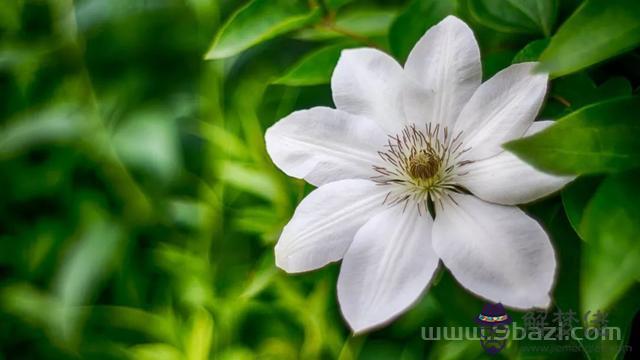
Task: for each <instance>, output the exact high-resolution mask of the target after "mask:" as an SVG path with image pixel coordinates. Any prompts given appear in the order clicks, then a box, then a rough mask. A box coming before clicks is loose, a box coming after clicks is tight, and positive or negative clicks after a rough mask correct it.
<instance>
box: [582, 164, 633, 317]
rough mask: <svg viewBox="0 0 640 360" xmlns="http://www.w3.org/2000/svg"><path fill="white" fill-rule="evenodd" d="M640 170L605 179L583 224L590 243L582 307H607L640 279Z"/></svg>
mask: <svg viewBox="0 0 640 360" xmlns="http://www.w3.org/2000/svg"><path fill="white" fill-rule="evenodd" d="M639 177H640V172H638V171H632V172H626V173H621V174H616V175H611V176H609V177H608V178H606V179H605V180H604V181H603V183H602V185H601V186H600V187H599V188H598V191H597V192H596V193H595V195H594V196H593V199H592V200H591V201H590V202H589V205H588V207H587V209H586V211H585V213H584V217H583V219H582V222H581V224H580V230H581V231H580V232H581V233H582V234H584V237H585V239H586V241H587V245H586V246H585V247H584V251H583V252H584V260H583V264H582V292H581V293H582V307H583V309H585V310H595V309H600V310H605V309H607V308H608V307H609V306H611V305H612V304H613V303H614V302H615V301H616V300H617V299H618V298H619V297H620V296H622V294H623V293H624V292H625V291H626V290H627V289H629V287H630V286H631V285H632V284H633V283H635V282H636V281H638V279H639V278H640V267H638V264H639V263H640V241H639V239H638V234H640V222H638V219H640V205H639V204H640V188H639V187H638V178H639Z"/></svg>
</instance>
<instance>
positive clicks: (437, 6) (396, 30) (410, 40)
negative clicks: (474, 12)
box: [389, 0, 457, 60]
mask: <svg viewBox="0 0 640 360" xmlns="http://www.w3.org/2000/svg"><path fill="white" fill-rule="evenodd" d="M456 4H457V2H456V1H455V0H412V1H411V3H409V6H407V8H406V9H405V10H403V11H402V12H401V13H400V14H399V15H398V16H397V17H396V18H395V19H394V20H393V23H392V24H391V28H390V29H389V46H390V47H391V52H392V53H393V55H395V57H396V58H397V59H400V60H405V59H406V58H407V56H409V52H410V51H411V49H413V46H414V45H415V44H416V43H417V42H418V40H420V38H421V37H422V36H423V35H424V34H425V33H426V32H427V30H428V29H429V28H430V27H432V26H433V25H435V24H437V23H438V22H439V21H440V20H442V19H444V18H445V17H446V16H447V15H451V14H454V13H455V10H456Z"/></svg>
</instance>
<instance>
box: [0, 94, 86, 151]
mask: <svg viewBox="0 0 640 360" xmlns="http://www.w3.org/2000/svg"><path fill="white" fill-rule="evenodd" d="M91 130H92V127H91V126H90V125H89V122H88V121H85V119H82V118H81V113H80V110H79V109H74V108H70V107H66V106H60V107H55V108H51V109H46V110H42V111H40V112H35V113H30V114H29V115H25V116H23V117H19V118H17V119H15V120H14V121H12V122H11V123H10V124H9V125H7V126H5V127H3V128H0V157H6V156H11V155H12V154H14V153H17V152H20V151H24V150H26V149H28V148H29V147H32V146H34V145H39V144H43V143H51V142H66V141H72V140H78V139H80V138H82V136H83V135H86V134H90V133H91Z"/></svg>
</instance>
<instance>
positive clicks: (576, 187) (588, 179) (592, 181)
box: [562, 176, 602, 240]
mask: <svg viewBox="0 0 640 360" xmlns="http://www.w3.org/2000/svg"><path fill="white" fill-rule="evenodd" d="M601 182H602V177H601V176H581V177H579V178H578V179H576V180H574V181H573V182H572V183H571V184H569V185H567V186H566V187H565V188H564V189H563V190H562V204H563V205H564V211H565V213H566V214H567V218H569V222H570V223H571V226H572V227H573V229H574V230H575V232H576V233H577V234H578V235H580V238H582V239H583V240H585V236H584V234H582V232H581V230H580V223H581V222H582V215H583V214H584V211H585V209H586V207H587V204H589V201H590V200H591V197H592V196H593V194H594V193H595V192H596V189H597V188H598V186H600V183H601Z"/></svg>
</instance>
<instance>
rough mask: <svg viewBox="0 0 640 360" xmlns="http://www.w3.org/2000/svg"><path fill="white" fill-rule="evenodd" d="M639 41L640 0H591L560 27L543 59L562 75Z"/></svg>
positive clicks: (544, 64) (547, 67)
mask: <svg viewBox="0 0 640 360" xmlns="http://www.w3.org/2000/svg"><path fill="white" fill-rule="evenodd" d="M638 44H640V1H637V0H590V1H587V2H585V3H584V4H583V5H582V6H580V7H579V8H578V10H577V11H576V12H575V13H574V14H573V15H571V17H570V18H569V19H568V20H567V21H566V22H565V23H564V24H563V25H562V26H561V27H560V29H559V30H558V32H557V33H556V34H555V35H554V36H553V38H552V39H551V43H550V44H549V47H548V48H547V49H546V50H545V51H544V53H543V54H542V56H541V58H540V60H541V61H542V66H541V67H542V68H543V69H544V70H545V71H548V72H550V73H551V75H552V76H554V77H557V76H562V75H566V74H570V73H572V72H575V71H578V70H580V69H583V68H585V67H587V66H590V65H593V64H596V63H598V62H600V61H603V60H606V59H609V58H611V57H613V56H616V55H618V54H621V53H623V52H625V51H627V50H629V49H631V48H633V47H635V46H637V45H638Z"/></svg>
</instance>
